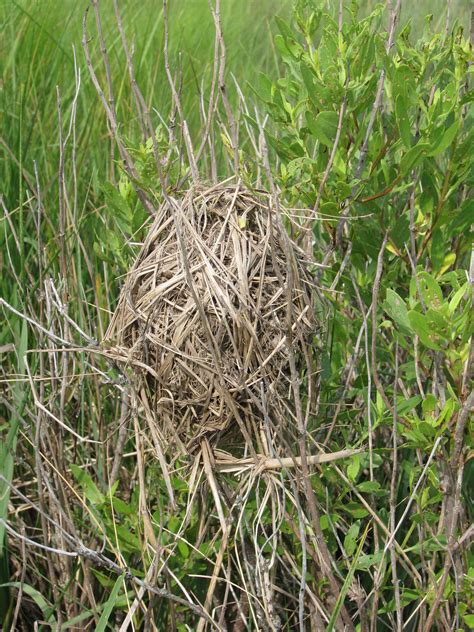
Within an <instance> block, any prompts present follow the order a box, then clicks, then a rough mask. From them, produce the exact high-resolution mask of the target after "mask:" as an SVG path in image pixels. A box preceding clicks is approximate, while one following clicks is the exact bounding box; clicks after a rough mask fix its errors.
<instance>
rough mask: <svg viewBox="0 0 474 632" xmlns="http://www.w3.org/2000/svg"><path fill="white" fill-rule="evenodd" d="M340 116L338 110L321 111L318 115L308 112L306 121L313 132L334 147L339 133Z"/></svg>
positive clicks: (320, 140)
mask: <svg viewBox="0 0 474 632" xmlns="http://www.w3.org/2000/svg"><path fill="white" fill-rule="evenodd" d="M338 122H339V116H338V115H337V114H336V112H320V113H319V114H318V115H317V116H316V117H313V115H312V114H311V113H310V112H306V123H307V125H308V127H309V129H310V132H311V134H312V135H313V136H314V137H315V138H316V139H317V140H319V142H320V143H322V144H323V145H326V146H327V147H332V146H333V144H334V140H335V138H336V133H337V124H338Z"/></svg>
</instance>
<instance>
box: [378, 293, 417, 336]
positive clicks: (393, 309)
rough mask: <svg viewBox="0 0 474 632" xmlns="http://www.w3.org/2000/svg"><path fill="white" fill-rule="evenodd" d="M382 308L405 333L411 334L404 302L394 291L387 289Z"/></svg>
mask: <svg viewBox="0 0 474 632" xmlns="http://www.w3.org/2000/svg"><path fill="white" fill-rule="evenodd" d="M383 308H384V309H385V311H386V312H387V314H388V315H389V316H390V318H391V319H392V320H393V321H394V322H395V323H396V324H397V325H399V327H400V328H401V329H403V330H404V331H405V332H406V333H411V331H412V329H411V325H410V320H409V319H408V309H407V306H406V304H405V301H404V300H403V299H402V297H401V296H399V295H398V294H397V293H396V292H395V290H392V289H390V288H388V289H387V293H386V295H385V301H384V303H383Z"/></svg>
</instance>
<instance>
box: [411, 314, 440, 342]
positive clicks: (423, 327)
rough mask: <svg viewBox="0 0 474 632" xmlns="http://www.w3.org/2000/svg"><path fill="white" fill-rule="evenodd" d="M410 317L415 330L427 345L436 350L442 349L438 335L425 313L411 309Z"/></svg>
mask: <svg viewBox="0 0 474 632" xmlns="http://www.w3.org/2000/svg"><path fill="white" fill-rule="evenodd" d="M408 319H409V321H410V325H411V327H412V329H413V331H414V332H415V333H416V334H417V336H418V337H419V338H420V340H421V342H422V343H423V344H424V345H425V347H428V349H433V350H434V351H441V347H440V346H439V344H438V341H437V337H436V336H435V334H434V333H433V331H432V330H431V328H430V324H429V322H428V320H427V318H426V316H425V315H424V314H420V312H416V311H415V310H411V311H409V312H408Z"/></svg>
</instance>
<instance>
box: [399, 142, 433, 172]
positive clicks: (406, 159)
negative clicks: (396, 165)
mask: <svg viewBox="0 0 474 632" xmlns="http://www.w3.org/2000/svg"><path fill="white" fill-rule="evenodd" d="M429 149H430V145H429V144H428V143H421V142H420V143H418V144H416V145H415V146H414V147H412V148H411V149H410V150H409V151H407V153H406V154H405V155H404V156H403V158H402V159H401V161H400V176H402V177H403V176H405V175H407V173H409V172H410V171H411V170H412V169H415V167H417V166H418V164H419V163H420V162H421V161H422V160H423V158H425V156H427V155H428V152H429Z"/></svg>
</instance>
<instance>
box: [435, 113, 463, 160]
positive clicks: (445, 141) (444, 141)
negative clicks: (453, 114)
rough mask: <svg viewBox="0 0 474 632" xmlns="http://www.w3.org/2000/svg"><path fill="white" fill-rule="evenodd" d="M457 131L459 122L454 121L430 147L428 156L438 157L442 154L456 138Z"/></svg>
mask: <svg viewBox="0 0 474 632" xmlns="http://www.w3.org/2000/svg"><path fill="white" fill-rule="evenodd" d="M458 130H459V122H458V121H456V122H455V123H453V124H452V125H451V126H450V127H448V129H447V130H446V131H445V132H444V133H443V134H442V135H440V137H439V138H438V139H437V140H436V141H435V142H434V143H433V144H432V145H431V149H430V151H429V153H428V156H438V155H439V154H441V153H443V151H445V150H446V149H447V148H448V147H449V146H450V145H451V144H452V142H453V141H454V139H455V138H456V134H457V133H458Z"/></svg>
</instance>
